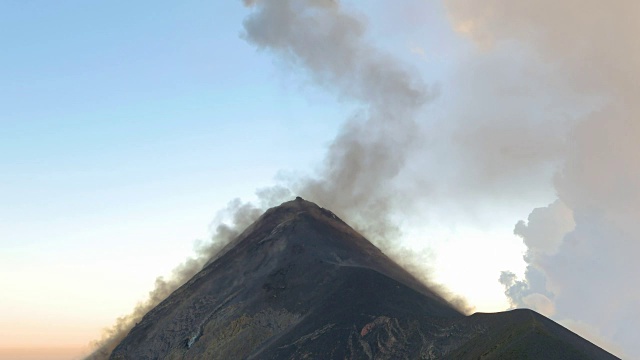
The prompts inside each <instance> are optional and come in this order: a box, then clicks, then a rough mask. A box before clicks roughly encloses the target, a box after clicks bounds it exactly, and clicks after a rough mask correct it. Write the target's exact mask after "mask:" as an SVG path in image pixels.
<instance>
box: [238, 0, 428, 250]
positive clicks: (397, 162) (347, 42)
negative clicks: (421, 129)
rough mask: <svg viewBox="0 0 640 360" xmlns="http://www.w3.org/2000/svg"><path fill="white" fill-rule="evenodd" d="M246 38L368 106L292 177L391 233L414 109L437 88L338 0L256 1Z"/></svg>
mask: <svg viewBox="0 0 640 360" xmlns="http://www.w3.org/2000/svg"><path fill="white" fill-rule="evenodd" d="M251 4H252V6H253V7H254V12H253V13H252V15H251V16H249V18H248V19H247V20H246V21H245V24H244V25H245V30H246V33H245V38H246V39H247V40H248V41H249V42H251V43H253V44H255V45H256V46H257V47H258V48H259V49H262V50H265V51H269V52H271V53H273V54H275V55H276V56H278V57H279V58H280V59H284V61H286V62H288V63H290V64H292V65H294V66H296V67H299V68H302V69H304V70H305V71H306V73H307V74H308V76H309V78H310V79H311V80H312V81H313V83H315V84H317V85H319V86H321V87H323V88H325V89H327V90H329V91H331V92H333V93H336V94H338V96H339V97H340V98H341V99H343V100H351V101H354V102H356V103H358V104H360V105H361V106H362V111H361V112H359V113H358V114H356V115H354V116H353V117H352V118H351V119H349V120H348V121H347V122H346V124H344V125H343V127H342V130H341V131H340V133H339V134H338V136H337V137H336V139H335V140H334V141H333V143H332V144H331V146H330V147H329V149H328V153H327V155H326V157H325V159H324V163H323V164H322V166H321V168H320V170H319V172H318V173H317V174H316V175H315V176H313V177H311V178H307V179H297V180H293V181H292V182H291V183H290V184H288V185H289V186H290V187H291V189H292V190H293V191H294V192H295V193H297V194H300V195H301V196H302V197H305V198H308V199H310V200H312V201H314V202H317V203H318V204H319V205H321V206H325V207H327V208H330V209H332V211H335V212H338V213H339V214H340V215H343V216H345V217H346V218H348V219H349V221H350V222H352V223H354V224H355V225H356V226H358V227H359V228H360V229H359V230H361V231H364V232H365V233H366V234H367V235H368V236H370V237H374V238H375V239H383V238H389V237H392V235H393V234H394V233H395V232H396V231H397V229H396V228H395V227H394V226H393V223H392V221H390V219H389V218H388V216H389V214H391V213H392V211H390V210H391V208H392V207H393V205H394V204H393V201H394V199H395V198H397V197H396V195H395V193H394V184H393V180H394V178H395V177H396V176H397V175H398V173H399V172H400V171H401V169H402V168H403V165H404V163H405V160H406V157H407V154H408V150H409V149H410V148H411V146H412V144H413V143H414V141H415V135H416V134H417V131H416V127H417V126H416V123H415V117H416V112H417V111H418V110H419V109H420V108H421V107H422V105H423V104H425V102H427V101H429V100H430V99H431V98H433V96H434V92H433V91H432V90H430V89H428V88H427V86H426V85H425V84H424V83H423V82H422V79H421V77H420V76H419V75H417V74H416V73H412V72H410V71H409V70H408V69H406V68H403V67H402V66H401V65H400V64H399V63H398V61H397V60H396V59H394V58H393V57H391V56H389V55H387V54H384V53H382V52H381V51H380V50H378V49H376V48H374V47H372V46H370V45H369V44H368V43H367V41H365V39H364V30H365V26H364V24H363V23H362V22H361V21H359V20H358V19H357V18H356V17H354V16H352V15H350V14H347V13H345V12H344V11H343V10H342V9H341V8H340V6H339V5H338V3H337V2H336V1H332V0H324V1H322V0H316V1H310V0H306V1H293V0H284V1H252V2H251Z"/></svg>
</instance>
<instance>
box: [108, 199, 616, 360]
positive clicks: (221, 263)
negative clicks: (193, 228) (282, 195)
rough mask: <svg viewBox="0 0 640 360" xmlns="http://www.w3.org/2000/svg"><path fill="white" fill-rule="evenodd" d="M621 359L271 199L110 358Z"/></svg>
mask: <svg viewBox="0 0 640 360" xmlns="http://www.w3.org/2000/svg"><path fill="white" fill-rule="evenodd" d="M479 358H482V359H507V358H508V359H525V358H526V359H616V357H614V356H613V355H610V354H609V353H607V352H605V351H604V350H602V349H600V348H598V347H597V346H595V345H593V344H591V343H590V342H588V341H586V340H584V339H582V338H581V337H579V336H578V335H576V334H574V333H572V332H571V331H569V330H567V329H565V328H564V327H562V326H560V325H558V324H556V323H555V322H553V321H551V320H549V319H547V318H545V317H544V316H542V315H540V314H538V313H535V312H533V311H531V310H514V311H509V312H504V313H496V314H480V313H478V314H474V315H471V316H465V315H463V314H462V313H461V312H460V311H458V310H457V309H456V308H455V307H453V306H452V305H451V304H449V303H448V302H447V301H445V300H444V299H443V298H442V297H440V296H439V295H438V294H437V293H435V292H434V291H432V290H430V289H429V288H428V287H426V286H425V285H423V284H422V283H420V282H419V281H417V280H416V279H415V278H414V277H413V276H412V275H410V274H409V273H408V272H406V271H405V270H404V269H403V268H402V267H400V266H399V265H397V264H396V263H395V262H393V261H392V260H391V259H389V258H388V257H387V256H385V255H384V254H383V253H382V252H381V251H380V250H379V249H378V248H376V247H375V246H374V245H372V244H371V243H370V242H369V241H368V240H366V239H365V238H364V237H363V236H361V235H360V234H358V233H357V232H356V231H355V230H353V229H352V228H351V227H349V226H348V225H347V224H346V223H344V222H343V221H342V220H340V219H339V218H338V217H337V216H336V215H334V214H333V213H332V212H330V211H329V210H326V209H323V208H321V207H319V206H317V205H315V204H313V203H311V202H308V201H305V200H303V199H301V198H296V200H293V201H289V202H286V203H284V204H282V205H280V206H278V207H274V208H272V209H269V210H268V211H266V212H265V213H264V214H263V215H262V216H261V217H260V218H259V219H258V220H257V221H256V222H255V223H254V224H252V225H251V226H250V227H249V228H247V229H246V230H245V231H244V232H243V233H242V234H241V235H240V236H238V237H237V238H236V239H235V240H233V241H232V242H231V243H229V244H228V245H227V246H226V247H225V248H224V249H223V250H222V251H221V252H220V253H219V254H218V255H216V256H215V257H214V258H213V259H211V260H210V261H209V263H207V264H206V265H205V266H204V268H203V269H202V270H201V271H200V272H199V273H198V274H196V275H195V276H194V277H193V278H192V279H191V280H189V281H188V282H187V283H186V284H184V285H183V286H182V287H180V288H179V289H178V290H176V291H175V292H174V293H173V294H171V295H170V296H169V297H168V298H167V299H166V300H164V301H163V302H161V303H160V304H159V305H158V306H156V307H155V308H154V309H152V310H151V311H150V312H149V313H147V314H146V315H145V316H144V318H143V319H142V320H141V321H140V323H138V324H137V325H136V326H135V327H134V328H133V329H132V330H131V332H130V333H129V334H128V335H127V336H126V337H125V338H124V340H123V341H122V342H121V343H120V344H119V345H118V346H117V347H116V348H115V349H114V350H113V352H112V354H111V359H479Z"/></svg>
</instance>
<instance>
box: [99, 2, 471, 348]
mask: <svg viewBox="0 0 640 360" xmlns="http://www.w3.org/2000/svg"><path fill="white" fill-rule="evenodd" d="M245 4H246V5H247V6H249V7H251V8H252V13H251V15H249V17H248V18H247V19H246V21H245V23H244V29H245V33H244V37H245V39H246V40H247V41H248V42H250V43H252V44H254V45H255V46H256V47H257V48H258V49H261V50H264V51H268V52H271V53H273V54H274V55H276V56H277V57H278V58H279V59H282V60H284V61H285V62H287V63H289V64H290V65H291V66H293V67H295V68H298V69H302V70H303V71H304V72H305V74H306V75H307V76H308V77H309V79H310V80H311V81H312V83H314V84H315V85H318V86H320V87H322V88H324V89H326V90H328V91H331V92H334V93H336V94H337V95H338V97H339V98H340V99H341V100H348V101H352V102H354V103H356V104H358V105H359V106H360V108H361V110H360V111H358V112H357V114H355V115H353V116H352V117H351V118H350V119H349V120H348V121H347V122H346V123H345V124H344V125H343V127H342V129H341V131H340V132H339V134H338V135H337V137H336V138H335V140H334V141H333V142H332V144H331V145H330V147H329V149H328V152H327V154H326V157H325V159H324V162H323V164H321V166H320V168H319V169H318V172H317V174H315V175H313V176H310V177H308V178H296V179H288V180H287V181H285V183H284V184H282V186H278V187H274V188H268V189H262V190H260V191H258V193H257V195H258V197H259V199H260V201H261V204H260V205H256V206H254V205H250V204H241V203H240V202H237V201H236V202H232V203H231V204H230V206H229V208H228V209H226V210H225V212H224V213H225V214H232V222H231V224H230V225H220V227H218V229H217V232H216V235H215V236H214V238H213V241H212V242H211V244H210V245H208V246H206V247H204V248H202V249H201V250H200V251H199V252H198V254H197V255H196V257H195V258H192V259H188V260H187V261H186V262H185V263H183V264H182V265H181V266H179V267H178V268H177V269H176V270H174V273H173V274H172V276H171V278H170V279H169V280H164V279H162V278H159V279H158V280H157V281H156V287H155V289H154V290H153V291H152V292H151V293H150V296H149V299H148V300H146V301H145V302H144V303H141V304H140V305H138V307H137V308H136V309H135V310H134V312H133V313H132V314H130V315H128V316H126V317H123V318H121V319H119V320H118V322H117V324H116V325H115V326H114V327H112V328H111V329H109V330H108V331H107V332H106V333H105V336H104V338H103V339H102V340H101V341H100V342H99V344H98V345H99V349H98V351H96V353H95V354H94V355H92V356H91V357H90V358H92V359H103V358H106V357H108V355H109V354H110V352H111V351H112V350H113V348H114V347H115V346H116V345H117V344H118V343H119V342H120V341H121V340H122V338H124V336H126V334H127V333H128V331H129V330H130V329H131V328H132V327H133V326H134V325H135V323H136V322H137V321H139V320H140V319H141V318H142V316H144V314H146V313H147V312H148V311H149V310H150V309H152V308H153V307H154V306H155V305H157V304H158V303H159V302H160V301H162V300H164V299H165V298H166V297H167V296H168V295H169V294H171V292H173V291H174V290H175V289H177V288H178V287H179V286H181V285H182V284H184V283H185V282H186V281H187V280H188V279H190V278H191V277H192V276H193V275H194V274H195V273H197V272H198V271H199V270H200V269H201V268H202V266H203V265H204V264H205V263H206V261H207V260H209V259H210V258H211V257H213V256H214V255H215V254H216V253H217V252H218V251H219V250H220V249H221V248H222V247H223V246H224V245H225V244H226V243H228V241H230V240H231V239H232V238H233V237H235V236H236V235H237V234H238V232H239V230H240V231H241V230H244V228H246V227H247V226H248V225H249V224H250V223H251V222H252V221H254V220H255V219H256V218H257V216H259V214H260V213H261V212H262V211H263V210H265V209H266V208H267V207H269V206H273V205H275V204H278V203H279V202H281V201H283V200H288V199H290V198H291V195H292V194H293V193H295V194H298V195H300V196H302V197H304V198H307V199H309V200H311V201H314V202H316V203H318V204H319V205H321V206H324V207H327V208H329V209H331V210H332V211H335V212H336V213H338V214H339V215H340V216H343V217H344V218H345V219H347V220H348V222H349V223H351V224H353V225H354V226H355V227H356V228H357V229H358V230H359V231H361V232H362V233H363V234H365V236H367V237H369V238H370V239H371V240H372V241H374V242H376V243H377V245H378V246H380V247H381V248H382V249H383V251H385V252H387V253H388V254H389V255H391V256H392V257H395V258H396V259H397V260H402V261H401V262H402V263H403V264H404V265H405V266H406V267H408V269H409V270H410V271H412V272H413V273H414V274H417V275H418V274H420V276H419V278H420V279H422V280H423V281H428V280H427V278H426V276H425V275H424V270H425V269H424V267H421V266H420V265H419V264H420V263H422V260H423V259H422V258H421V256H420V255H419V254H411V253H410V252H409V251H407V250H403V249H402V248H397V247H394V248H392V247H390V246H387V245H388V244H389V243H388V242H383V240H386V241H388V240H391V239H394V238H396V237H397V236H398V232H399V229H398V227H397V226H395V225H394V222H393V221H392V219H391V217H390V216H391V214H393V209H394V207H395V206H397V205H398V204H397V203H395V202H394V201H397V200H398V199H399V197H398V196H397V195H396V193H395V189H394V179H395V178H396V177H397V175H398V174H399V173H400V171H401V170H402V168H403V165H404V163H405V161H406V158H407V154H408V153H409V150H410V149H411V148H412V146H413V144H414V142H415V140H416V134H417V133H418V132H417V131H416V128H417V125H416V120H415V117H416V114H417V112H418V110H420V108H421V107H422V106H423V105H424V104H425V103H426V102H428V101H429V100H430V99H431V98H433V97H434V92H433V91H432V90H430V89H429V88H428V87H427V86H426V85H425V84H424V83H423V82H422V80H421V78H420V76H419V75H417V74H415V73H412V72H410V71H409V70H408V69H406V68H405V67H403V66H402V65H401V64H399V63H398V61H397V60H396V59H394V58H393V57H392V56H390V55H387V54H385V53H383V52H381V51H380V50H378V49H376V48H375V47H372V46H370V45H369V44H368V43H367V41H366V40H365V38H364V34H365V26H364V24H363V23H362V22H361V21H360V20H358V18H356V17H355V16H352V15H350V14H348V13H346V12H344V11H343V10H342V9H341V7H340V6H339V4H338V3H337V2H336V1H332V0H274V1H270V0H253V1H246V0H245ZM439 289H440V290H441V292H442V293H443V294H444V295H445V297H448V298H451V299H452V300H454V303H455V304H457V305H459V306H460V307H461V308H464V307H465V306H466V305H465V304H464V302H463V301H462V300H461V299H457V298H455V297H454V296H453V295H450V294H447V293H446V291H445V290H444V289H442V288H439Z"/></svg>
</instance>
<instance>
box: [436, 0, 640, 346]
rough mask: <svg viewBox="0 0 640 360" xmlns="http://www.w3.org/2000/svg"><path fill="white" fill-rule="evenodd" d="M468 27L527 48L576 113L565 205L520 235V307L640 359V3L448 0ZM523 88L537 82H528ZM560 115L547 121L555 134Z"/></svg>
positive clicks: (510, 288) (561, 181)
mask: <svg viewBox="0 0 640 360" xmlns="http://www.w3.org/2000/svg"><path fill="white" fill-rule="evenodd" d="M446 4H447V5H448V8H449V11H450V14H451V17H452V18H453V19H454V22H455V23H456V26H457V28H458V29H459V30H460V31H462V32H464V33H466V34H468V35H469V36H470V37H471V38H472V39H474V40H475V41H476V42H477V43H479V44H480V45H481V46H482V47H483V48H484V49H485V50H486V51H487V52H491V51H496V49H499V48H500V47H503V46H505V45H504V44H505V43H508V42H513V41H515V42H517V43H518V44H519V45H520V46H522V47H525V48H527V49H529V50H530V51H532V52H533V53H534V54H535V58H534V57H533V56H532V57H531V58H530V59H531V60H530V61H531V62H536V61H540V60H541V61H543V62H545V64H546V65H545V66H547V67H548V69H549V71H548V77H547V78H546V80H547V85H548V86H547V91H548V92H553V93H557V94H561V96H565V97H574V98H581V99H582V101H577V102H575V103H574V109H573V114H572V115H571V117H573V119H572V120H571V121H570V122H569V131H568V132H567V134H566V138H565V139H566V140H565V144H566V146H565V147H564V148H563V149H562V151H561V153H560V158H561V160H562V163H561V165H560V167H559V169H558V170H557V171H556V175H555V177H554V181H553V185H554V188H555V191H556V195H557V200H556V201H555V202H553V203H552V204H550V205H549V206H547V207H543V208H539V209H535V210H533V212H531V215H530V216H529V219H528V221H527V222H524V221H523V222H519V223H518V224H517V225H516V227H515V233H516V234H517V235H519V236H520V237H522V238H523V240H524V242H525V244H526V245H527V247H528V251H527V254H526V256H525V261H526V262H527V264H528V268H527V272H526V274H525V278H524V279H521V280H518V279H516V278H515V276H514V275H513V274H512V273H509V272H505V273H503V275H502V277H501V278H500V281H501V283H502V284H503V285H505V287H506V294H507V296H509V298H510V300H511V301H512V303H513V304H514V305H515V306H527V307H533V308H535V309H538V310H539V311H541V312H543V313H546V314H548V315H551V316H553V318H554V319H556V320H558V321H560V322H561V323H563V324H565V325H566V326H568V327H570V328H571V329H573V330H575V331H577V332H578V333H580V334H581V335H583V336H585V337H587V338H589V339H591V340H592V341H594V342H596V343H597V344H599V345H601V346H604V347H605V348H607V349H608V350H609V351H614V352H616V353H617V354H618V355H620V356H623V357H624V356H628V357H629V358H634V359H635V358H640V346H638V342H637V329H638V327H640V309H639V308H638V306H637V305H638V303H640V290H639V288H638V287H637V286H635V285H633V284H632V283H633V282H634V281H635V277H636V275H637V274H640V265H639V264H640V263H639V262H638V261H637V259H635V256H636V255H637V254H638V253H639V251H640V232H639V231H638V224H640V141H639V139H640V106H638V99H640V67H639V66H638V64H640V41H638V37H637V36H636V35H635V34H638V33H639V32H640V23H638V22H637V20H636V19H637V17H638V15H640V3H639V2H637V1H635V0H620V1H614V2H607V3H605V2H601V1H597V0H586V1H580V2H576V1H551V0H542V1H527V2H513V1H508V0H492V1H486V2H477V1H473V0H447V1H446ZM521 80H522V81H524V80H526V79H521ZM552 114H553V111H550V112H549V113H541V114H538V116H539V117H541V123H542V124H552V123H553V119H551V117H552V116H553V115H552Z"/></svg>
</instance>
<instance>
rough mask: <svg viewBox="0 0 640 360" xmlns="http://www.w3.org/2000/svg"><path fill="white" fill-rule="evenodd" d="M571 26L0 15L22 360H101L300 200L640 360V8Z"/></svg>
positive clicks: (431, 271)
mask: <svg viewBox="0 0 640 360" xmlns="http://www.w3.org/2000/svg"><path fill="white" fill-rule="evenodd" d="M575 6H576V5H575V4H574V2H573V1H570V0H563V1H561V2H560V3H558V2H557V1H553V2H552V1H551V0H549V1H547V0H544V1H539V2H536V3H524V2H523V3H517V4H516V3H512V2H510V1H507V0H491V1H488V2H486V3H483V4H482V6H480V5H478V2H474V1H472V0H442V1H436V0H431V1H428V0H402V1H401V2H400V3H397V2H394V3H393V4H391V3H389V2H385V1H382V0H371V1H367V2H366V3H365V2H362V1H356V0H343V1H340V2H338V1H331V0H304V1H300V2H297V3H295V2H292V1H286V0H282V1H275V0H257V1H244V2H242V1H239V0H237V1H226V2H221V1H216V2H214V1H209V2H205V1H186V2H180V3H179V4H177V3H169V2H150V1H137V2H135V3H131V2H124V1H109V2H105V3H100V4H96V3H92V4H87V3H86V2H82V1H60V2H55V3H54V2H48V1H3V2H0V44H1V45H2V48H3V51H2V53H3V55H2V56H0V109H1V111H0V125H1V126H0V248H1V249H2V251H1V252H0V287H1V288H2V289H3V291H2V294H0V359H5V358H6V359H17V358H24V359H28V358H34V359H35V358H38V359H42V358H45V357H43V356H49V357H48V358H49V359H58V358H81V356H82V355H83V354H86V353H87V352H88V351H90V345H89V344H90V343H91V342H92V341H95V340H98V339H100V338H101V337H102V336H103V335H102V334H103V331H104V329H105V328H109V327H110V326H112V325H113V324H114V323H116V319H117V318H119V317H123V316H126V315H127V314H130V313H131V312H132V310H133V309H134V308H135V307H136V304H138V303H140V302H143V303H144V302H145V301H147V299H148V297H149V295H148V294H149V292H151V291H155V290H154V289H157V284H158V283H157V282H156V278H157V277H159V276H163V277H164V278H165V279H172V276H174V275H175V274H176V273H175V272H173V273H172V271H173V269H174V268H176V266H178V265H179V264H181V263H183V262H184V261H185V259H187V258H188V257H192V258H194V256H195V259H196V260H198V259H202V258H203V256H204V255H203V254H205V255H206V254H208V252H207V251H204V252H203V251H202V249H203V248H205V249H211V248H214V247H211V246H209V244H211V242H212V239H213V241H214V243H215V241H218V240H219V239H220V236H219V235H220V231H219V229H220V228H219V227H218V225H219V224H221V223H228V224H231V226H232V227H235V228H241V227H242V226H241V225H242V224H244V222H242V221H238V220H237V219H238V218H237V217H236V218H234V212H235V213H236V214H237V213H238V211H237V210H238V209H239V207H238V206H239V205H238V204H245V205H246V206H251V208H252V209H255V210H262V209H263V208H265V207H268V206H271V205H275V204H277V203H278V201H284V200H287V199H290V198H292V197H293V196H295V195H294V194H300V195H302V196H303V197H305V198H307V199H309V200H311V201H315V202H317V203H318V204H319V205H321V206H325V207H327V208H329V209H331V210H332V211H334V212H336V213H337V214H339V215H340V216H341V217H342V218H343V219H345V220H346V221H347V222H349V223H350V224H353V225H354V226H355V227H356V228H358V229H359V230H360V231H362V232H363V233H364V234H365V235H366V236H368V237H369V238H370V239H372V240H373V241H374V243H376V245H378V246H380V247H381V248H382V249H383V250H385V251H386V252H388V253H389V254H390V255H391V256H394V257H395V258H396V259H402V261H404V262H405V263H404V265H405V266H407V267H409V268H410V269H411V271H412V272H413V273H414V274H416V276H420V277H423V278H427V279H428V281H429V282H430V283H434V284H440V285H441V286H442V287H443V288H444V289H446V291H447V293H448V296H450V297H452V298H453V297H462V298H464V299H465V300H466V304H467V307H468V308H469V309H470V311H471V312H473V311H484V312H491V311H502V310H506V309H509V308H513V307H527V308H532V309H534V310H536V311H538V312H540V313H542V314H544V315H546V316H549V317H551V318H552V319H554V320H555V321H558V322H559V323H561V324H562V325H564V326H567V327H569V328H570V329H571V330H573V331H575V332H577V333H579V334H580V335H581V336H584V337H586V338H588V339H590V340H591V341H593V342H595V343H596V344H598V345H600V346H602V347H604V348H605V349H607V350H608V351H610V352H613V353H614V354H617V355H618V356H623V357H631V358H635V357H640V348H638V346H637V344H636V343H635V341H634V338H635V337H636V335H637V331H636V330H635V329H637V327H638V326H639V325H640V311H639V310H638V308H637V303H638V301H640V291H639V290H638V289H637V287H634V286H633V285H632V281H630V280H631V279H633V278H634V276H636V275H638V274H640V266H638V265H637V262H636V261H635V259H634V258H633V255H634V254H637V253H638V250H640V236H639V235H638V231H637V225H636V224H637V223H640V221H639V220H640V185H638V184H640V167H639V165H640V145H639V144H640V142H639V141H637V140H638V139H640V123H639V122H638V120H639V119H638V114H640V109H639V108H638V105H637V97H638V95H640V90H639V88H638V87H639V85H638V84H640V71H639V70H638V67H637V64H638V63H640V44H639V41H638V40H637V37H636V36H634V34H636V33H638V30H640V29H638V25H636V22H635V20H634V19H635V18H637V15H640V8H639V6H640V5H638V4H636V3H635V2H634V1H630V0H629V1H625V0H619V1H617V2H615V3H611V4H603V3H602V2H600V1H596V0H585V1H584V2H582V3H581V4H580V8H581V11H580V12H576V11H574V10H575ZM284 189H286V190H284ZM234 199H240V200H238V202H235V203H234V202H233V201H234ZM229 204H231V205H229ZM240 208H241V209H242V207H240ZM256 213H259V211H258V212H256ZM234 220H236V221H235V223H234ZM194 254H196V255H194ZM198 261H200V260H198ZM198 261H196V262H195V263H196V264H199V263H198ZM172 274H174V275H172ZM169 283H171V280H169ZM161 284H162V283H161ZM44 354H46V355H44Z"/></svg>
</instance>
